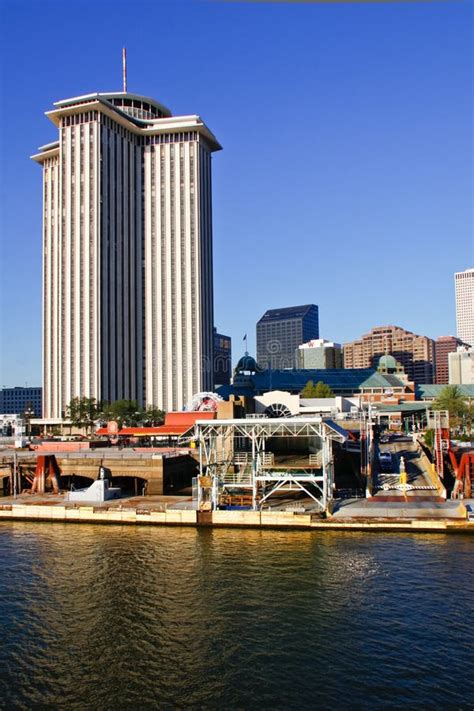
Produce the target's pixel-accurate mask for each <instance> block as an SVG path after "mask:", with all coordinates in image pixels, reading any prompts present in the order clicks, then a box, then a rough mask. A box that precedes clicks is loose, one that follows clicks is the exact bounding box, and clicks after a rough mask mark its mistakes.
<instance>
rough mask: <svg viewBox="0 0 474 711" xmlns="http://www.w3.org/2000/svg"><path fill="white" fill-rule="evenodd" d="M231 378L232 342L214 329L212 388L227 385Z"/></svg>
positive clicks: (228, 337)
mask: <svg viewBox="0 0 474 711" xmlns="http://www.w3.org/2000/svg"><path fill="white" fill-rule="evenodd" d="M231 376H232V340H231V338H230V336H224V335H223V334H222V333H217V328H215V327H214V386H216V385H228V384H229V383H230V378H231Z"/></svg>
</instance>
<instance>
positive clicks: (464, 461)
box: [448, 447, 474, 499]
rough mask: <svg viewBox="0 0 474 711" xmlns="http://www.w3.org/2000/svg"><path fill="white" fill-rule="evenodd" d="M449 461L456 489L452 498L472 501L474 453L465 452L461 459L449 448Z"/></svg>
mask: <svg viewBox="0 0 474 711" xmlns="http://www.w3.org/2000/svg"><path fill="white" fill-rule="evenodd" d="M448 453H449V459H450V461H451V466H452V467H453V472H454V480H455V481H454V488H453V493H452V494H451V498H453V499H460V498H466V499H470V498H471V496H472V482H473V479H474V452H463V453H462V454H461V457H460V459H459V463H458V461H457V459H456V453H455V452H454V451H453V450H452V449H451V447H449V449H448Z"/></svg>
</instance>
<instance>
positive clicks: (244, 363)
mask: <svg viewBox="0 0 474 711" xmlns="http://www.w3.org/2000/svg"><path fill="white" fill-rule="evenodd" d="M247 371H249V372H251V373H261V372H262V369H261V368H260V366H259V365H258V363H257V361H256V360H255V358H253V357H252V356H251V355H249V354H248V353H246V354H245V355H243V356H242V358H241V359H240V360H239V362H238V363H237V365H236V366H235V372H236V373H244V372H247Z"/></svg>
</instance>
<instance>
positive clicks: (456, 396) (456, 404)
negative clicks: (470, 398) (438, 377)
mask: <svg viewBox="0 0 474 711" xmlns="http://www.w3.org/2000/svg"><path fill="white" fill-rule="evenodd" d="M432 408H433V410H447V411H448V412H449V421H450V423H451V424H452V425H454V426H456V424H458V423H459V420H460V418H461V417H462V416H463V415H465V414H466V412H467V411H468V407H467V405H466V401H465V397H464V395H463V394H462V391H461V388H460V387H459V386H458V385H446V386H445V387H444V388H443V389H442V390H441V392H440V393H439V395H438V397H437V398H436V400H435V401H434V402H433V405H432Z"/></svg>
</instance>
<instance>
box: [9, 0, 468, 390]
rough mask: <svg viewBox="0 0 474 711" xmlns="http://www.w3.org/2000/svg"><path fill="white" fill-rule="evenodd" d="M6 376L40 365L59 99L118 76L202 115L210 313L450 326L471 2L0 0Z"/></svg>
mask: <svg viewBox="0 0 474 711" xmlns="http://www.w3.org/2000/svg"><path fill="white" fill-rule="evenodd" d="M1 14H2V17H1V20H2V22H1V24H2V27H3V29H2V30H1V33H2V35H1V43H0V44H1V69H2V111H1V114H0V121H1V178H2V185H1V187H2V191H1V298H2V301H1V309H0V311H1V331H0V333H1V338H2V352H3V363H2V365H1V371H0V386H1V385H7V386H11V385H24V383H25V382H28V384H29V385H33V384H40V382H41V198H42V186H41V170H40V168H39V166H37V165H36V164H35V163H33V162H32V161H30V160H29V156H30V155H31V154H33V153H34V152H35V151H36V148H37V147H38V146H40V145H42V144H44V143H47V142H49V141H51V140H54V139H55V137H56V130H55V128H54V126H53V124H52V123H51V122H50V121H48V119H46V118H45V117H44V115H43V114H44V111H47V110H49V109H50V108H52V104H53V102H54V101H57V100H59V99H64V98H67V97H71V96H77V95H79V94H83V93H88V92H92V91H114V90H120V89H121V48H122V46H123V45H125V46H126V47H127V51H128V67H129V72H128V76H129V90H130V91H133V92H135V93H142V94H145V95H148V96H152V97H154V98H156V99H157V100H159V101H161V102H162V103H164V104H165V105H167V106H168V107H169V108H170V109H171V110H172V112H173V113H174V114H180V113H183V114H189V113H198V114H200V115H201V116H202V117H203V119H204V120H205V122H206V123H207V124H208V126H209V127H210V128H211V130H212V131H213V132H214V133H215V135H216V136H217V138H218V139H219V141H220V142H221V143H222V145H223V147H224V150H223V151H222V152H220V153H217V154H215V155H214V162H213V199H214V254H215V263H214V271H215V322H216V325H217V327H218V329H219V330H221V331H222V332H224V333H228V334H230V335H231V336H232V337H233V356H234V361H235V360H236V359H237V358H238V357H239V355H240V352H241V351H242V350H243V342H242V339H243V336H244V334H245V333H247V334H248V336H249V350H252V351H253V350H254V347H255V323H256V321H257V320H258V318H259V317H260V316H261V315H262V314H263V312H264V311H265V310H266V309H267V308H274V307H279V306H284V305H297V304H301V303H309V302H314V303H316V304H318V305H319V307H320V330H321V335H322V336H324V337H326V338H331V339H334V340H336V341H339V342H344V341H347V340H351V339H353V338H356V337H358V336H360V335H361V334H363V333H365V332H367V331H368V330H370V328H372V327H373V326H376V325H383V324H396V325H400V326H403V327H404V328H407V329H409V330H412V331H415V332H417V333H421V334H426V335H428V336H431V337H436V336H438V335H446V334H451V333H454V332H455V312H454V286H453V272H455V271H459V270H463V269H466V268H468V267H472V266H473V264H474V255H473V208H472V197H473V104H472V91H473V81H472V80H473V55H472V46H473V4H472V2H471V0H454V1H449V0H447V1H445V2H443V1H441V2H420V3H416V2H401V3H384V4H377V3H357V2H352V3H347V4H344V3H336V4H319V3H312V4H311V3H296V2H293V3H266V2H265V3H256V2H254V3H250V2H249V3H237V2H236V3H228V2H205V0H201V1H200V0H174V2H160V1H159V0H153V1H150V2H141V1H140V0H137V1H135V2H133V3H132V2H119V1H117V0H115V1H114V2H105V1H102V2H101V1H100V0H95V1H94V2H88V1H84V2H81V1H79V0H76V1H75V2H74V1H71V0H69V1H68V2H66V1H63V2H48V1H47V0H44V1H43V0H42V1H41V2H39V1H38V2H31V1H30V2H25V1H24V0H14V1H12V0H3V2H2V4H1Z"/></svg>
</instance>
